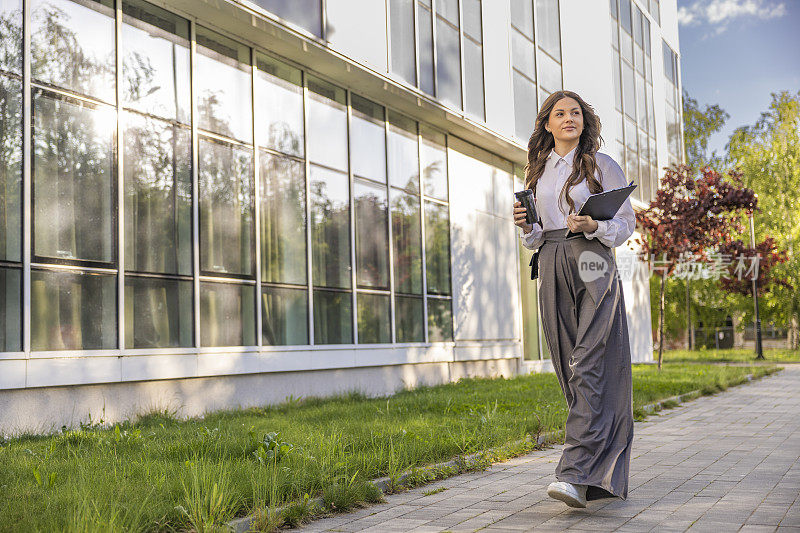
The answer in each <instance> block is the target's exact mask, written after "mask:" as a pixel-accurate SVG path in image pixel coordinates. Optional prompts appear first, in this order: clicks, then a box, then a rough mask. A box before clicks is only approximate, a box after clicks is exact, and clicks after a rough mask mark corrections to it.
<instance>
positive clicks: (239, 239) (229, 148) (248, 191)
mask: <svg viewBox="0 0 800 533" xmlns="http://www.w3.org/2000/svg"><path fill="white" fill-rule="evenodd" d="M199 159H200V166H199V169H198V170H199V182H200V183H199V185H200V198H199V202H200V270H201V271H204V272H209V273H220V274H221V273H227V274H238V275H245V276H252V275H253V258H252V250H251V248H252V233H253V153H252V150H250V149H246V148H240V147H237V146H234V145H232V144H228V143H221V142H215V141H211V140H209V139H200V151H199Z"/></svg>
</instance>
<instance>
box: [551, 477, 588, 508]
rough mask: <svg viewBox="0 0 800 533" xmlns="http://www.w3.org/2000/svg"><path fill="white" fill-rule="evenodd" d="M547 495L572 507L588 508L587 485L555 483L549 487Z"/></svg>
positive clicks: (565, 482)
mask: <svg viewBox="0 0 800 533" xmlns="http://www.w3.org/2000/svg"><path fill="white" fill-rule="evenodd" d="M547 495H548V496H550V497H551V498H555V499H556V500H561V501H562V502H564V503H566V504H567V505H569V506H570V507H581V508H583V507H586V485H578V484H576V483H569V482H567V481H555V482H553V483H550V485H549V486H548V487H547Z"/></svg>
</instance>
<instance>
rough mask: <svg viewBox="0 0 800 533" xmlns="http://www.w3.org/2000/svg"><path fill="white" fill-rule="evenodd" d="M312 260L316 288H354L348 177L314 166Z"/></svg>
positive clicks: (312, 186)
mask: <svg viewBox="0 0 800 533" xmlns="http://www.w3.org/2000/svg"><path fill="white" fill-rule="evenodd" d="M311 257H312V262H311V264H312V269H313V280H314V285H315V286H318V287H340V288H349V287H350V286H351V285H352V280H351V266H350V194H349V187H348V179H347V175H346V174H342V173H340V172H335V171H333V170H328V169H325V168H321V167H317V166H313V165H312V166H311Z"/></svg>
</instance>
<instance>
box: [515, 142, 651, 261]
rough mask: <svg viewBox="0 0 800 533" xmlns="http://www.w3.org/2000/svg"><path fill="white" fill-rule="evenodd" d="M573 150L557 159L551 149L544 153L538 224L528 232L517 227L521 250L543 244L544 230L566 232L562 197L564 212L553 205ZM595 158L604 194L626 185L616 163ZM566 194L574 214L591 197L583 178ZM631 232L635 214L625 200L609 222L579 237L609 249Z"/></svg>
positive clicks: (538, 190)
mask: <svg viewBox="0 0 800 533" xmlns="http://www.w3.org/2000/svg"><path fill="white" fill-rule="evenodd" d="M576 149H577V146H576V147H575V148H573V149H572V150H571V151H570V152H569V153H568V154H567V155H565V156H564V157H561V156H559V155H558V154H557V153H556V152H555V150H551V151H550V153H549V154H548V156H547V162H546V163H545V166H544V172H543V173H542V176H541V177H540V178H539V182H538V184H537V185H536V198H535V199H534V204H535V205H536V212H537V213H538V214H539V218H540V219H541V225H539V224H534V225H533V229H532V230H531V231H530V233H522V231H523V230H522V228H520V233H521V234H520V238H521V239H522V245H523V246H524V247H525V248H530V249H531V250H535V249H537V248H539V246H541V245H542V243H543V242H544V237H543V233H544V232H545V231H550V230H554V229H561V228H564V229H565V230H566V229H567V227H568V226H567V215H566V214H565V213H569V205H567V200H566V198H564V199H562V201H561V205H562V206H563V209H564V211H563V212H562V211H561V210H560V209H559V207H558V203H557V202H558V196H559V195H560V194H561V189H562V188H563V187H564V183H566V181H567V178H569V175H570V174H571V173H572V159H573V157H574V156H575V150H576ZM595 157H596V159H597V166H598V167H600V170H602V173H603V174H602V176H603V177H602V181H601V183H602V185H603V190H604V191H607V190H610V189H616V188H619V187H625V186H627V185H628V181H627V180H626V179H625V173H624V172H623V171H622V169H621V168H620V166H619V165H618V164H617V162H616V161H614V160H613V159H612V158H611V157H610V156H608V155H606V154H601V153H599V152H598V153H596V154H595ZM595 178H597V179H598V180H600V179H601V178H600V176H599V174H598V173H597V172H595ZM569 193H570V197H571V198H572V200H573V201H574V202H575V213H577V212H578V211H580V208H581V206H582V205H583V203H584V202H585V201H586V199H587V198H588V197H589V195H590V194H591V192H590V191H589V186H588V185H587V183H586V180H585V179H584V180H583V181H581V182H580V183H579V184H577V185H575V186H574V187H572V189H570V191H569ZM635 229H636V215H635V214H634V211H633V206H632V205H631V199H630V197H628V198H626V199H625V202H623V204H622V207H620V208H619V211H617V214H616V215H615V216H614V218H613V219H611V220H598V221H597V230H596V231H595V232H593V233H589V232H586V231H584V232H583V234H584V235H585V236H586V238H587V239H594V238H596V239H598V240H599V241H600V242H602V243H603V244H605V245H606V246H608V247H609V248H614V247H616V246H619V245H620V244H622V243H624V242H625V241H626V240H628V238H629V237H630V236H631V235H633V231H634V230H635Z"/></svg>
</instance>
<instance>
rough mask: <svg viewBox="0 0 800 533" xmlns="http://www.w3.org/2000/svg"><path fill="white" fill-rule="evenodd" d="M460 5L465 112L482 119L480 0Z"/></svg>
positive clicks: (466, 1) (463, 2) (465, 1)
mask: <svg viewBox="0 0 800 533" xmlns="http://www.w3.org/2000/svg"><path fill="white" fill-rule="evenodd" d="M461 5H462V9H463V10H464V83H465V87H466V103H465V106H464V107H465V110H466V111H467V113H470V114H471V115H473V116H475V117H478V118H479V119H481V120H484V119H485V111H484V102H483V100H484V98H483V28H482V24H481V0H462V4H461Z"/></svg>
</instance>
